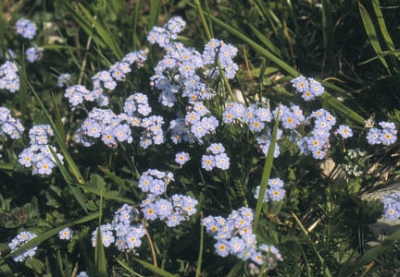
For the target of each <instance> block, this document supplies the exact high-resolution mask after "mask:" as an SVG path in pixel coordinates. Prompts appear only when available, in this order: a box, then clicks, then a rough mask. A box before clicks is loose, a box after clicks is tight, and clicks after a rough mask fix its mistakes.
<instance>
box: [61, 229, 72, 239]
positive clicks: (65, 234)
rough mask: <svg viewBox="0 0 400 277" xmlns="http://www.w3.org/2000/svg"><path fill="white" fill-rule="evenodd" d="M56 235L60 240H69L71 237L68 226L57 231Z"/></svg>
mask: <svg viewBox="0 0 400 277" xmlns="http://www.w3.org/2000/svg"><path fill="white" fill-rule="evenodd" d="M58 237H59V238H60V239H62V240H71V238H72V230H71V229H70V228H68V227H67V228H65V229H63V230H61V231H60V232H58Z"/></svg>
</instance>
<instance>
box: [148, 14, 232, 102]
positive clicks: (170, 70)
mask: <svg viewBox="0 0 400 277" xmlns="http://www.w3.org/2000/svg"><path fill="white" fill-rule="evenodd" d="M185 25H186V23H185V21H183V19H182V18H181V17H173V18H171V19H170V20H169V21H168V22H167V23H166V24H165V25H164V26H163V27H155V28H153V29H152V30H151V31H150V33H149V35H148V41H149V42H150V43H152V44H158V45H159V46H160V47H162V48H163V49H164V51H165V55H164V58H163V59H162V60H160V61H159V62H158V64H157V65H156V67H155V68H154V71H155V75H153V76H152V77H151V84H152V85H153V86H155V87H156V88H157V89H159V90H160V91H161V93H160V96H159V101H160V102H161V103H162V104H163V105H164V106H167V107H172V106H174V104H175V102H176V95H177V94H178V93H179V92H181V93H182V97H187V98H188V101H189V102H190V103H193V102H197V101H203V100H205V99H210V98H212V97H213V96H215V92H214V91H213V90H212V88H210V87H209V86H208V85H207V84H206V82H205V81H203V80H204V78H207V79H210V78H214V77H215V76H217V75H218V72H219V71H218V69H217V68H216V61H217V60H219V61H220V64H221V67H222V70H223V71H224V73H225V75H226V77H227V78H228V79H232V78H233V77H234V76H235V73H236V71H237V69H238V66H237V65H236V64H235V63H234V62H233V61H232V58H233V57H234V56H235V55H236V53H237V48H235V47H234V46H232V45H230V44H225V43H224V42H223V41H219V40H216V39H212V40H211V41H210V42H208V43H207V44H206V46H205V49H204V52H203V54H200V53H199V52H198V51H197V50H195V49H193V48H186V47H185V46H184V45H183V44H182V43H180V42H175V41H174V40H175V39H176V37H177V34H178V33H179V32H181V31H182V30H183V28H184V26H185ZM202 77H203V79H202Z"/></svg>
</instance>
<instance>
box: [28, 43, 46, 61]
mask: <svg viewBox="0 0 400 277" xmlns="http://www.w3.org/2000/svg"><path fill="white" fill-rule="evenodd" d="M42 56H43V48H41V47H37V46H34V47H30V48H28V49H26V59H27V61H28V62H30V63H33V62H36V61H38V60H40V59H41V58H42Z"/></svg>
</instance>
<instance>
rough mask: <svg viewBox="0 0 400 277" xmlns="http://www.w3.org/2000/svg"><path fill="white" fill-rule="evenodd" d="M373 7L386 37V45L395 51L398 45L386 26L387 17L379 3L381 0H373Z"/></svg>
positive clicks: (382, 32)
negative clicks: (385, 17) (395, 44)
mask: <svg viewBox="0 0 400 277" xmlns="http://www.w3.org/2000/svg"><path fill="white" fill-rule="evenodd" d="M371 3H372V7H373V8H374V11H375V15H376V19H377V20H378V26H379V28H380V31H381V34H382V36H383V38H384V39H385V43H386V46H387V48H388V49H389V50H391V51H393V50H394V49H395V48H396V47H395V46H394V43H393V40H392V38H391V37H390V35H389V32H388V30H387V28H386V23H385V19H384V18H383V15H382V11H381V7H380V5H379V0H372V1H371Z"/></svg>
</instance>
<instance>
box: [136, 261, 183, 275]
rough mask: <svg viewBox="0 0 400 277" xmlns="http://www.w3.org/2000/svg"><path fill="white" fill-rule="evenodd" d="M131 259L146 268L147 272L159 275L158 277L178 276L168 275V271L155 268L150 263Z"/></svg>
mask: <svg viewBox="0 0 400 277" xmlns="http://www.w3.org/2000/svg"><path fill="white" fill-rule="evenodd" d="M132 259H133V260H134V261H135V262H137V263H139V264H141V265H142V266H144V267H145V268H147V269H148V270H150V271H152V272H154V273H155V274H157V275H159V276H162V277H177V276H178V275H175V274H171V273H169V272H168V271H165V270H163V269H161V268H159V267H156V266H154V265H153V264H151V263H148V262H145V261H142V260H139V259H138V258H136V257H132Z"/></svg>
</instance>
